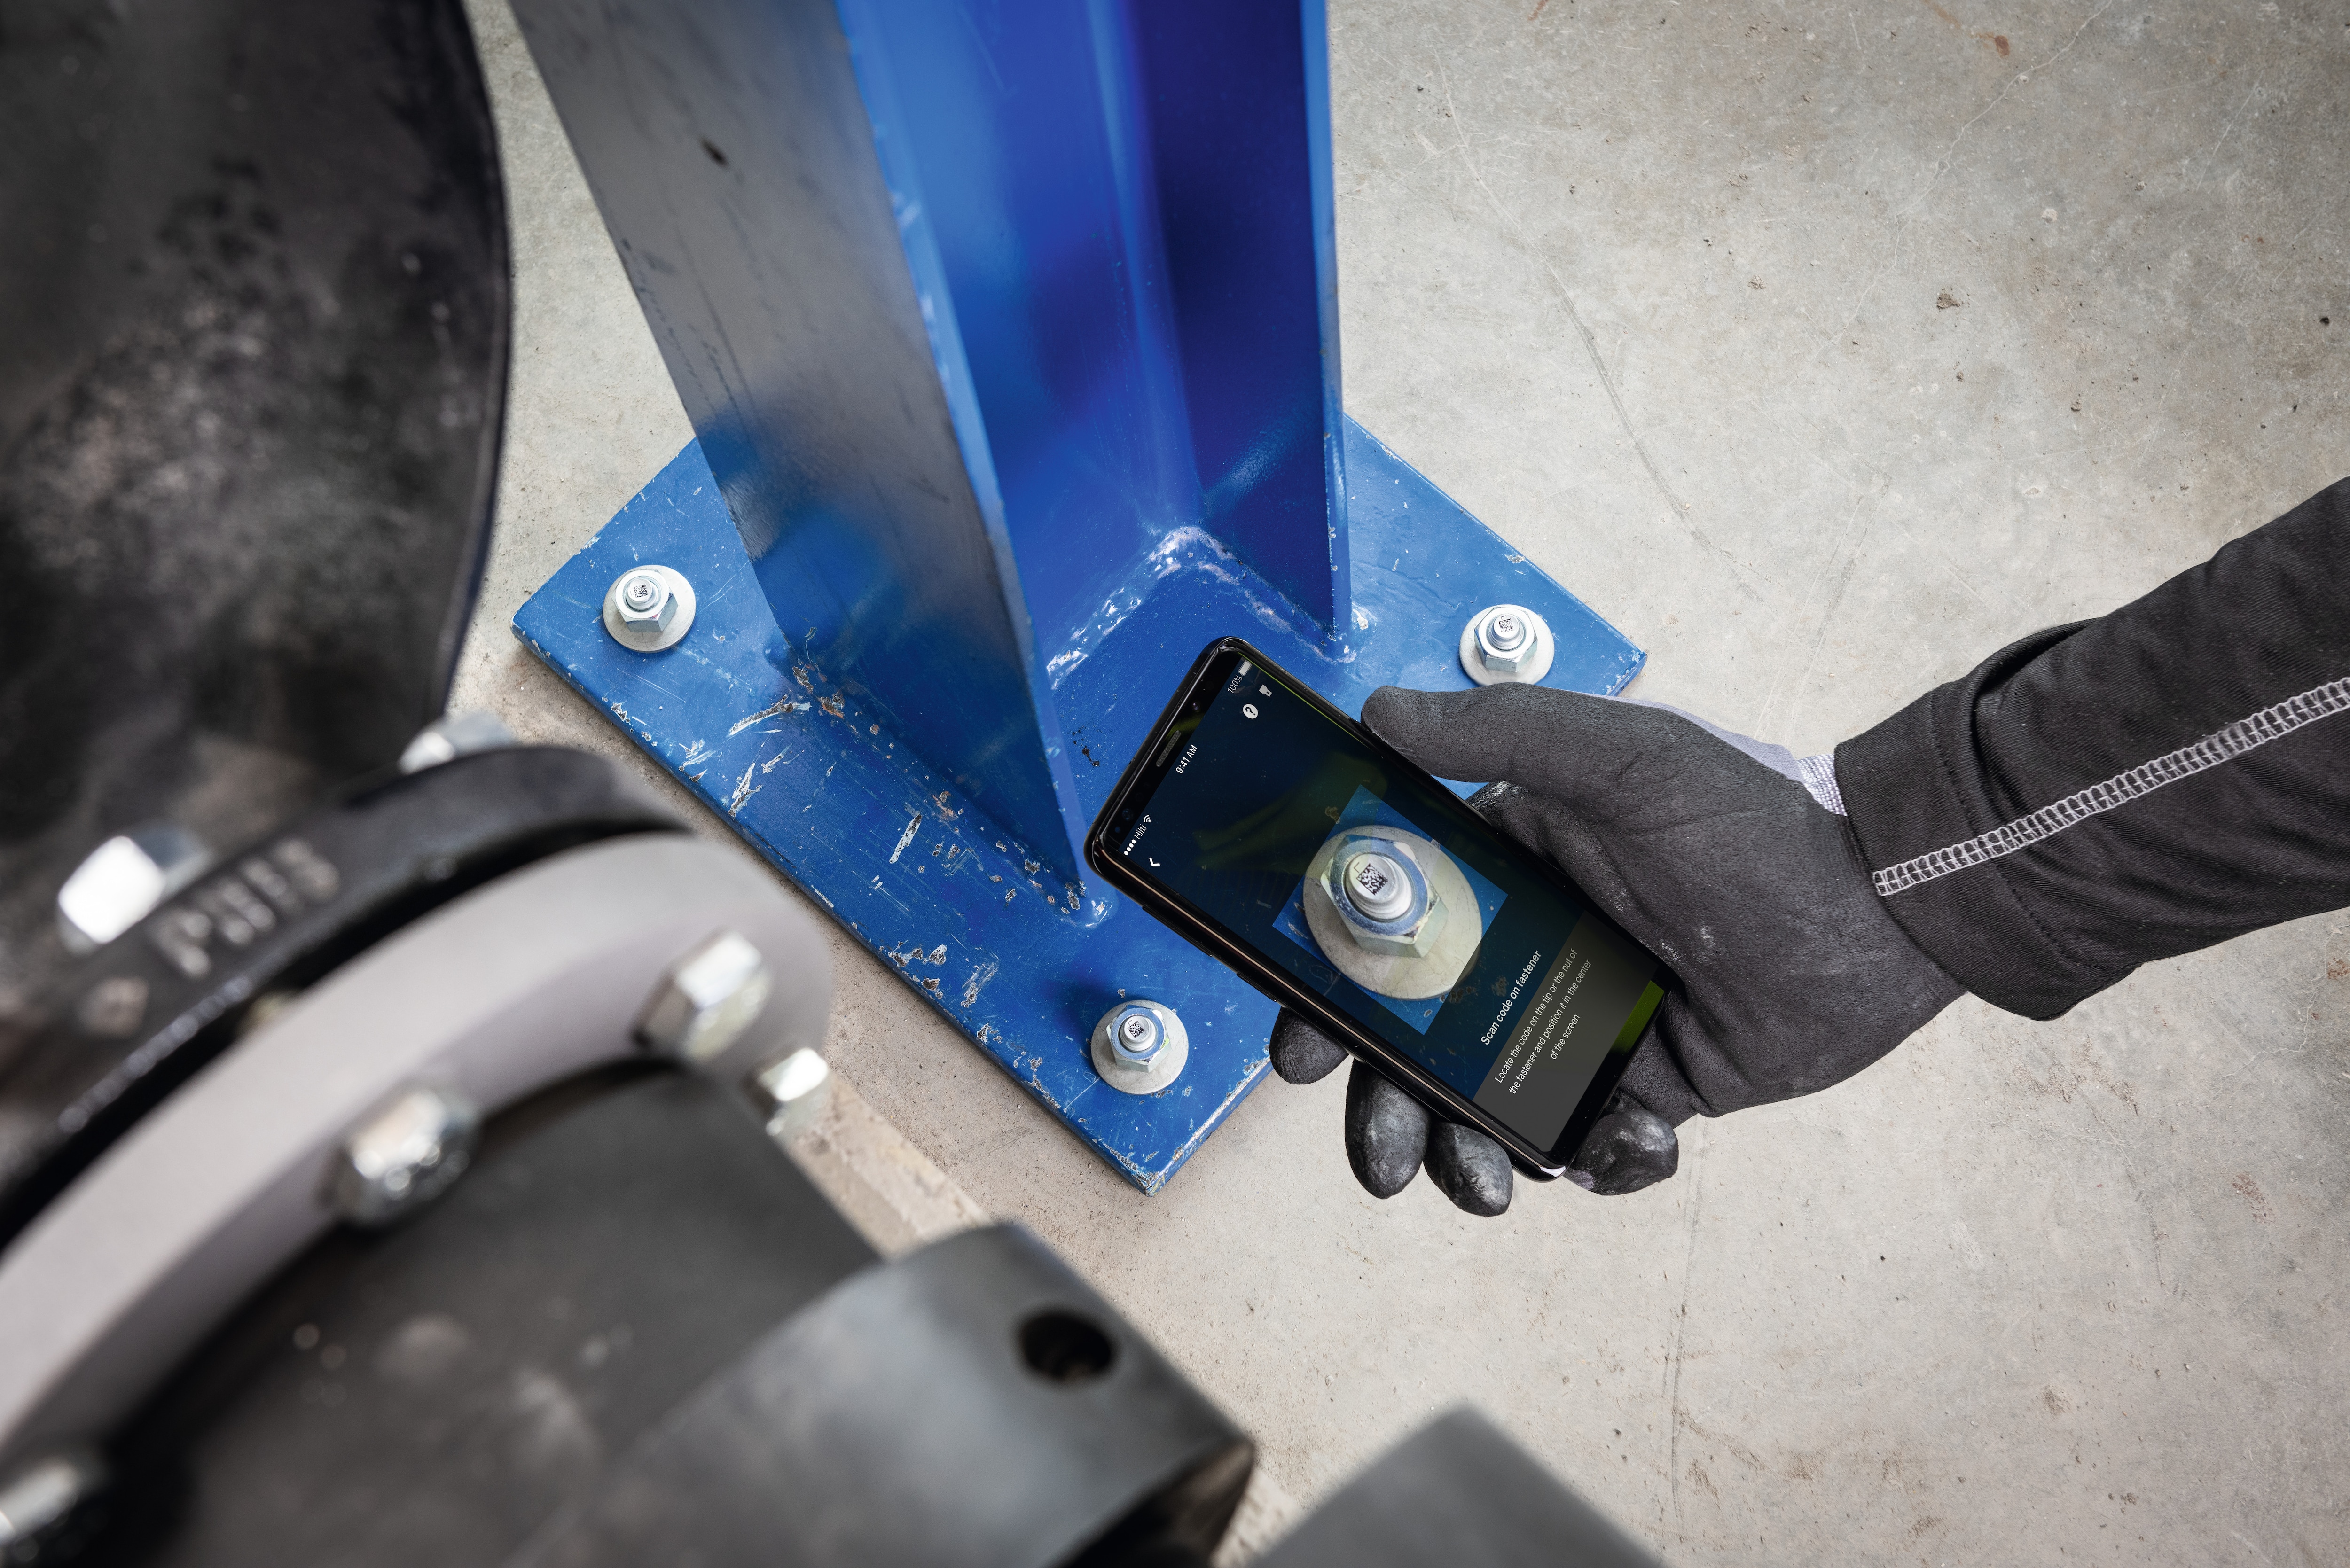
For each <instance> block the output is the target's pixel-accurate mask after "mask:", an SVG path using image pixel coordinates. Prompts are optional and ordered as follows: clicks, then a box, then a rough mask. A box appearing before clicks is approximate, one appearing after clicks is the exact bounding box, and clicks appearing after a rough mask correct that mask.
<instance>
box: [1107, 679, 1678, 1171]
mask: <svg viewBox="0 0 2350 1568" xmlns="http://www.w3.org/2000/svg"><path fill="white" fill-rule="evenodd" d="M1240 659H1247V660H1248V661H1249V662H1250V663H1251V664H1253V666H1254V667H1255V668H1256V669H1258V670H1263V672H1264V673H1265V675H1266V676H1267V678H1268V679H1271V680H1278V681H1280V682H1281V683H1282V685H1283V686H1284V687H1285V688H1286V689H1287V690H1288V691H1289V692H1290V694H1291V695H1293V696H1295V697H1298V698H1301V699H1303V700H1304V701H1305V702H1306V703H1307V704H1308V705H1309V706H1311V707H1312V708H1314V709H1315V710H1316V711H1319V712H1320V713H1322V714H1323V716H1324V717H1326V718H1328V719H1330V720H1332V721H1333V722H1336V723H1337V724H1338V725H1339V726H1341V727H1342V728H1343V729H1345V730H1346V731H1347V732H1349V733H1351V734H1353V735H1354V736H1355V737H1356V738H1357V739H1358V740H1359V741H1361V742H1362V743H1363V744H1364V745H1365V746H1366V747H1367V748H1368V749H1369V750H1370V751H1371V753H1373V754H1374V755H1376V756H1378V758H1379V759H1380V760H1381V761H1382V762H1384V763H1388V764H1389V765H1390V766H1392V767H1394V768H1395V769H1396V770H1398V771H1399V772H1400V773H1404V774H1418V775H1419V777H1420V778H1422V779H1424V780H1426V781H1427V782H1428V783H1429V784H1430V785H1431V786H1432V787H1433V788H1434V789H1435V791H1436V792H1437V793H1438V794H1440V796H1441V797H1442V798H1443V799H1445V800H1448V801H1451V802H1452V803H1453V805H1456V806H1457V807H1458V808H1459V812H1460V815H1461V818H1462V820H1463V825H1464V826H1468V827H1469V828H1470V830H1471V832H1474V833H1482V834H1483V835H1485V836H1486V837H1487V838H1488V839H1489V840H1490V842H1491V843H1492V846H1493V847H1494V848H1495V849H1496V850H1497V851H1499V852H1500V853H1501V854H1503V855H1504V856H1506V857H1510V858H1512V859H1513V860H1516V861H1518V862H1519V863H1520V864H1522V865H1523V866H1525V867H1528V868H1530V869H1531V870H1532V871H1533V872H1534V874H1535V875H1537V876H1539V877H1542V878H1543V879H1544V880H1545V881H1548V882H1550V883H1551V884H1553V885H1554V886H1555V887H1556V888H1558V890H1559V891H1560V893H1561V894H1562V895H1564V896H1565V897H1566V898H1571V899H1573V900H1574V901H1575V903H1577V904H1579V905H1581V906H1582V907H1583V908H1584V909H1585V910H1586V911H1587V912H1588V913H1589V914H1590V915H1592V916H1595V917H1596V918H1597V919H1601V920H1603V921H1606V922H1607V924H1608V926H1609V927H1611V928H1612V929H1617V931H1618V932H1619V934H1620V932H1621V928H1620V927H1617V926H1616V924H1615V922H1614V921H1613V920H1611V919H1608V917H1607V913H1606V912H1605V911H1604V910H1602V909H1600V908H1599V906H1598V904H1597V902H1596V900H1594V899H1593V898H1591V897H1590V896H1589V895H1588V894H1586V893H1585V892H1584V891H1583V890H1582V889H1581V888H1577V887H1576V886H1575V884H1574V883H1573V882H1572V881H1571V880H1569V879H1568V878H1567V877H1565V876H1564V875H1562V874H1561V873H1560V872H1559V871H1558V870H1557V869H1556V868H1555V867H1552V866H1550V865H1548V864H1546V863H1544V862H1543V861H1541V860H1539V859H1537V858H1535V857H1533V856H1531V855H1529V854H1527V853H1526V851H1525V850H1524V849H1523V848H1522V847H1520V846H1518V845H1516V844H1514V843H1513V842H1511V840H1510V839H1509V838H1508V837H1507V836H1504V835H1503V834H1502V833H1501V832H1500V831H1499V830H1497V829H1496V828H1494V827H1493V826H1492V824H1490V823H1488V822H1486V821H1485V819H1484V818H1482V817H1481V816H1479V815H1477V814H1476V813H1475V812H1474V811H1472V810H1471V809H1470V808H1469V805H1468V803H1467V802H1465V801H1462V800H1461V799H1460V797H1459V796H1457V795H1455V794H1453V793H1452V792H1451V790H1450V789H1447V788H1446V787H1445V786H1444V784H1442V782H1441V781H1440V780H1438V779H1436V778H1435V777H1434V776H1433V775H1431V774H1429V773H1427V772H1426V771H1425V770H1423V769H1421V768H1420V767H1419V766H1418V765H1417V764H1415V763H1412V762H1411V760H1410V759H1409V758H1408V757H1406V756H1404V755H1403V754H1402V753H1399V752H1398V751H1397V750H1396V749H1395V748H1394V747H1392V746H1390V745H1388V743H1387V742H1384V741H1382V740H1380V739H1379V738H1378V735H1376V734H1374V733H1372V732H1371V731H1370V729H1369V728H1368V727H1367V726H1366V725H1364V724H1363V723H1361V722H1358V721H1357V720H1355V719H1352V718H1349V717H1348V716H1347V714H1346V712H1345V711H1343V710H1341V709H1339V708H1337V707H1336V706H1334V705H1332V704H1331V703H1330V702H1328V701H1325V700H1324V699H1323V697H1322V696H1321V694H1320V693H1318V692H1316V691H1314V690H1313V689H1312V688H1311V687H1309V686H1307V685H1306V684H1305V682H1303V681H1301V680H1297V679H1296V678H1295V676H1292V675H1290V674H1289V673H1288V672H1287V671H1286V670H1283V669H1282V668H1281V667H1280V666H1279V665H1277V664H1274V662H1272V661H1271V660H1269V659H1266V658H1265V656H1264V655H1263V653H1261V652H1259V651H1258V650H1257V649H1255V648H1253V647H1252V646H1251V645H1250V644H1249V643H1248V642H1246V641H1245V640H1243V639H1240V638H1237V637H1222V638H1218V639H1216V640H1215V641H1213V642H1211V643H1210V644H1209V645H1208V646H1207V648H1206V649H1203V650H1202V651H1201V654H1200V657H1199V658H1198V659H1195V660H1194V661H1193V662H1192V665H1191V671H1190V673H1188V674H1187V675H1185V676H1184V678H1183V680H1182V682H1181V684H1180V685H1179V686H1178V687H1177V688H1176V690H1175V695H1174V697H1173V698H1172V699H1171V700H1170V701H1169V702H1168V704H1167V707H1166V710H1165V711H1163V712H1161V713H1160V714H1159V720H1158V722H1156V723H1154V724H1152V725H1151V727H1150V731H1149V734H1148V735H1147V736H1146V737H1145V739H1144V741H1143V743H1142V745H1141V747H1140V748H1139V750H1138V751H1137V752H1136V753H1135V754H1134V758H1133V760H1132V761H1131V762H1129V763H1128V764H1127V766H1126V771H1125V772H1124V773H1122V774H1119V775H1118V783H1117V784H1115V785H1114V786H1112V788H1111V790H1110V793H1109V798H1108V799H1107V801H1105V802H1104V803H1103V805H1102V808H1101V810H1100V812H1099V813H1098V814H1097V815H1095V817H1094V821H1093V826H1092V827H1091V828H1090V829H1089V830H1088V831H1087V835H1086V860H1087V864H1089V865H1091V866H1092V867H1093V868H1094V869H1095V870H1096V871H1097V872H1099V873H1100V874H1101V875H1102V877H1104V878H1105V879H1107V881H1108V882H1110V883H1111V884H1112V885H1113V886H1115V887H1117V888H1118V889H1119V890H1120V891H1122V892H1124V893H1126V894H1127V895H1128V897H1129V898H1135V899H1136V900H1138V901H1139V902H1142V903H1146V904H1148V905H1149V907H1150V908H1151V909H1152V910H1153V911H1154V912H1157V913H1159V914H1161V916H1162V918H1164V919H1167V921H1168V923H1169V924H1170V925H1172V926H1173V927H1174V928H1175V929H1176V930H1177V931H1178V932H1179V933H1180V934H1181V935H1182V936H1183V937H1184V938H1185V939H1186V940H1189V941H1190V942H1191V944H1192V945H1193V946H1195V947H1198V948H1200V949H1201V950H1203V951H1205V952H1207V953H1208V954H1209V955H1210V956H1211V957H1213V958H1216V959H1218V960H1220V961H1222V962H1223V963H1225V964H1226V965H1228V966H1229V967H1230V968H1232V970H1233V971H1235V972H1236V973H1238V974H1239V975H1240V976H1241V978H1243V980H1245V981H1248V982H1249V983H1250V984H1251V985H1252V986H1253V987H1255V988H1256V989H1257V990H1258V991H1260V992H1263V993H1264V994H1265V995H1266V996H1268V997H1270V998H1272V999H1273V1000H1274V1001H1275V1002H1279V1003H1280V1004H1281V1005H1283V1006H1284V1007H1287V1008H1290V1009H1292V1010H1293V1011H1295V1012H1301V1013H1303V1014H1305V1016H1306V1017H1307V1018H1309V1019H1311V1020H1312V1021H1313V1023H1314V1024H1315V1027H1316V1028H1318V1029H1320V1030H1321V1031H1322V1032H1323V1033H1326V1034H1327V1035H1329V1036H1330V1037H1331V1038H1332V1039H1334V1040H1336V1041H1338V1042H1339V1043H1340V1044H1344V1045H1346V1046H1347V1049H1348V1050H1350V1051H1352V1052H1354V1053H1355V1054H1357V1055H1358V1056H1362V1057H1365V1058H1367V1059H1368V1060H1369V1061H1370V1062H1371V1063H1372V1064H1375V1065H1376V1066H1378V1068H1379V1069H1380V1070H1381V1071H1382V1072H1384V1073H1386V1074H1387V1075H1388V1077H1389V1078H1391V1079H1393V1080H1395V1081H1396V1082H1397V1083H1399V1085H1401V1086H1402V1087H1403V1088H1405V1089H1406V1090H1408V1091H1409V1093H1411V1094H1412V1095H1413V1096H1415V1097H1417V1098H1418V1099H1419V1100H1420V1101H1421V1102H1422V1103H1423V1104H1426V1105H1428V1106H1431V1107H1432V1108H1434V1109H1435V1110H1437V1111H1439V1112H1440V1113H1441V1114H1442V1115H1444V1116H1449V1117H1451V1119H1453V1120H1455V1121H1459V1122H1465V1123H1467V1124H1468V1125H1469V1126H1471V1127H1475V1128H1477V1129H1478V1130H1479V1131H1480V1132H1482V1133H1484V1134H1485V1135H1486V1136H1487V1137H1492V1139H1493V1140H1494V1141H1495V1142H1497V1143H1499V1144H1500V1145H1501V1146H1502V1147H1503V1148H1504V1149H1506V1150H1508V1151H1509V1154H1510V1158H1511V1159H1512V1160H1513V1162H1515V1163H1516V1164H1517V1165H1518V1166H1519V1168H1522V1169H1523V1170H1524V1171H1526V1172H1527V1174H1529V1175H1531V1176H1534V1177H1537V1178H1539V1179H1543V1180H1550V1179H1555V1178H1556V1177H1558V1176H1560V1175H1561V1174H1563V1173H1564V1172H1565V1169H1566V1164H1567V1161H1568V1160H1570V1159H1572V1158H1574V1157H1575V1151H1576V1150H1577V1149H1579V1148H1580V1147H1582V1145H1583V1140H1584V1138H1585V1137H1588V1136H1589V1134H1590V1131H1591V1127H1592V1125H1593V1124H1594V1123H1596V1121H1597V1120H1598V1119H1599V1116H1600V1115H1601V1114H1602V1112H1604V1111H1605V1110H1606V1108H1607V1101H1608V1099H1609V1098H1610V1097H1611V1096H1613V1095H1614V1094H1615V1092H1616V1085H1617V1083H1618V1082H1619V1081H1621V1079H1622V1078H1623V1075H1624V1069H1625V1067H1626V1066H1627V1064H1629V1062H1630V1060H1631V1056H1632V1053H1633V1051H1634V1050H1636V1049H1638V1044H1639V1038H1640V1037H1639V1036H1635V1038H1634V1039H1633V1041H1632V1042H1631V1043H1630V1044H1628V1045H1620V1046H1619V1045H1615V1044H1611V1045H1610V1047H1609V1049H1608V1053H1607V1059H1606V1060H1605V1061H1603V1062H1602V1063H1601V1064H1600V1065H1599V1070H1598V1072H1597V1073H1596V1074H1595V1075H1593V1076H1592V1080H1591V1082H1590V1084H1589V1085H1587V1086H1586V1088H1585V1090H1584V1092H1583V1097H1582V1098H1581V1099H1580V1100H1578V1101H1576V1102H1575V1110H1574V1113H1573V1114H1572V1115H1570V1116H1568V1117H1567V1119H1566V1125H1565V1127H1564V1128H1563V1129H1561V1131H1560V1134H1559V1139H1558V1142H1557V1144H1556V1145H1555V1146H1554V1147H1550V1148H1547V1149H1538V1148H1536V1147H1534V1145H1533V1144H1532V1143H1531V1142H1530V1141H1528V1140H1527V1139H1526V1138H1525V1137H1523V1136H1522V1135H1520V1134H1519V1133H1517V1132H1515V1131H1513V1130H1512V1129H1511V1128H1510V1127H1507V1126H1505V1125H1503V1123H1502V1122H1501V1120H1500V1119H1499V1118H1497V1117H1495V1116H1493V1115H1492V1113H1490V1112H1488V1111H1485V1110H1483V1109H1482V1108H1481V1107H1480V1106H1477V1105H1476V1104H1475V1103H1474V1102H1472V1101H1471V1100H1469V1099H1467V1098H1465V1097H1464V1096H1461V1094H1460V1093H1459V1092H1458V1091H1457V1090H1455V1089H1454V1088H1452V1086H1451V1085H1449V1084H1446V1083H1444V1082H1443V1081H1442V1080H1440V1079H1439V1078H1438V1077H1436V1076H1435V1075H1434V1074H1432V1073H1430V1071H1429V1070H1428V1069H1427V1068H1425V1067H1422V1066H1421V1065H1420V1064H1419V1063H1418V1062H1416V1061H1414V1060H1412V1058H1411V1057H1410V1056H1409V1055H1408V1054H1405V1053H1404V1052H1403V1051H1402V1050H1401V1049H1400V1048H1399V1047H1397V1046H1395V1045H1392V1044H1389V1043H1388V1041H1387V1040H1385V1039H1383V1038H1382V1037H1381V1036H1379V1035H1378V1033H1375V1032H1374V1031H1372V1030H1371V1029H1370V1028H1368V1027H1367V1026H1366V1025H1364V1024H1361V1023H1357V1022H1356V1021H1355V1020H1354V1019H1352V1018H1350V1017H1348V1016H1347V1014H1346V1013H1344V1012H1340V1011H1339V1010H1338V1009H1337V1008H1336V1007H1334V1006H1332V1005H1331V1004H1330V1003H1329V1002H1326V1001H1325V1000H1324V999H1323V998H1322V997H1320V996H1317V995H1315V993H1314V992H1311V991H1308V990H1307V989H1306V988H1305V986H1304V985H1302V984H1300V983H1299V982H1298V981H1297V980H1296V979H1295V977H1294V976H1292V975H1291V974H1290V973H1289V972H1288V971H1286V970H1284V969H1282V968H1281V967H1280V966H1279V965H1277V964H1275V963H1273V962H1272V961H1269V960H1266V959H1263V958H1261V957H1259V956H1258V954H1257V953H1256V951H1255V950H1253V948H1251V947H1250V946H1249V945H1248V944H1247V943H1246V942H1244V941H1243V940H1240V939H1239V938H1238V937H1237V936H1234V935H1232V934H1231V933H1229V932H1227V931H1226V930H1225V929H1224V928H1223V927H1222V925H1221V924H1219V923H1218V922H1217V921H1216V919H1215V918H1214V917H1213V916H1211V915H1210V914H1209V913H1208V912H1207V911H1205V910H1203V909H1195V908H1193V907H1192V906H1191V904H1189V903H1187V902H1186V901H1185V900H1184V899H1183V898H1181V897H1180V895H1178V894H1175V893H1173V892H1170V890H1168V889H1167V888H1161V887H1159V886H1157V885H1155V884H1154V883H1152V882H1151V881H1149V879H1148V878H1147V877H1143V876H1142V875H1141V874H1140V873H1139V872H1136V871H1134V870H1132V869H1130V868H1129V867H1127V866H1126V865H1125V863H1124V862H1123V861H1121V860H1120V859H1119V858H1118V856H1117V855H1116V854H1115V853H1113V852H1112V847H1111V846H1112V844H1113V842H1114V841H1115V839H1116V836H1117V833H1118V818H1119V815H1120V813H1121V812H1122V811H1123V810H1124V809H1125V807H1126V806H1127V805H1128V803H1129V802H1134V803H1135V809H1136V810H1137V811H1139V810H1140V809H1141V801H1139V800H1137V798H1136V797H1137V795H1138V793H1139V794H1141V795H1142V797H1143V799H1146V800H1147V799H1148V798H1149V795H1151V794H1156V793H1157V791H1158V788H1159V784H1161V783H1162V782H1163V781H1164V780H1165V777H1166V774H1167V771H1168V769H1169V768H1170V767H1171V766H1172V765H1173V761H1174V755H1175V748H1174V747H1171V746H1162V744H1161V742H1164V741H1165V740H1166V738H1167V737H1168V735H1169V733H1170V732H1172V731H1174V730H1176V729H1177V728H1178V727H1179V726H1180V724H1181V722H1182V721H1183V719H1184V718H1185V717H1186V715H1187V714H1188V715H1189V716H1191V718H1192V719H1193V720H1194V722H1196V721H1197V719H1198V717H1199V716H1200V715H1201V714H1203V713H1204V712H1205V711H1207V708H1208V705H1209V704H1210V703H1211V702H1212V701H1215V699H1216V698H1217V697H1218V696H1219V695H1221V694H1222V688H1223V681H1224V679H1225V676H1224V674H1223V673H1220V670H1229V669H1230V664H1228V663H1227V662H1226V661H1227V660H1230V661H1231V662H1232V663H1237V661H1239V660H1240ZM1162 752H1163V753H1164V754H1163V755H1162V754H1160V753H1162ZM1625 940H1627V941H1629V940H1631V939H1630V938H1629V937H1627V938H1626V939H1625ZM1632 945H1633V946H1635V947H1639V945H1640V944H1638V942H1634V943H1633V944H1632ZM1641 950H1642V951H1644V952H1645V951H1647V950H1646V949H1645V948H1642V949H1641ZM1648 956H1649V961H1650V962H1652V963H1655V964H1656V966H1657V968H1656V972H1655V974H1654V976H1653V977H1652V980H1653V982H1654V983H1655V984H1657V985H1659V986H1662V987H1665V988H1666V989H1667V990H1668V991H1669V990H1670V988H1671V986H1672V984H1673V978H1672V973H1671V971H1669V970H1668V969H1667V968H1666V967H1665V966H1664V964H1663V963H1662V962H1661V961H1659V960H1658V959H1657V958H1656V955H1655V954H1653V953H1650V954H1649V955H1648ZM1651 1018H1652V1020H1653V1014H1652V1015H1651ZM1645 1033H1646V1030H1643V1031H1642V1034H1645Z"/></svg>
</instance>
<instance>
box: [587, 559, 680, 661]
mask: <svg viewBox="0 0 2350 1568" xmlns="http://www.w3.org/2000/svg"><path fill="white" fill-rule="evenodd" d="M693 611H694V597H693V585H692V584H691V582H688V581H687V580H686V578H685V576H684V574H682V573H681V572H677V571H673V570H671V568H670V567H667V566H631V567H629V569H628V570H627V571H625V572H622V573H621V574H620V575H619V576H617V577H615V578H613V579H612V586H611V587H608V588H607V589H606V590H605V591H604V629H605V630H606V631H608V632H610V633H611V634H612V640H613V641H615V642H618V643H619V644H620V646H622V647H623V648H629V649H635V650H636V651H637V652H639V653H659V652H660V650H661V649H665V648H673V647H675V646H676V645H677V644H678V642H680V641H681V639H683V638H684V636H685V634H686V633H687V632H688V631H690V630H691V629H692V628H693Z"/></svg>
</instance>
